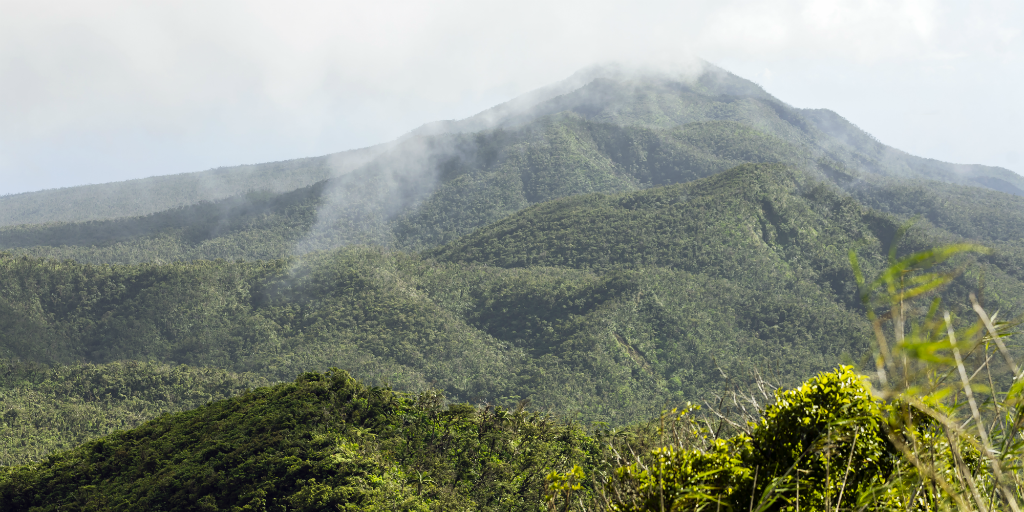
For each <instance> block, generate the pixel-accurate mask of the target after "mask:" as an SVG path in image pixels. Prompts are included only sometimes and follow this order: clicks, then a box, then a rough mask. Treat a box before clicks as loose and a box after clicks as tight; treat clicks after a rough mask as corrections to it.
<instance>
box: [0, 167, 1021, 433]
mask: <svg viewBox="0 0 1024 512" xmlns="http://www.w3.org/2000/svg"><path fill="white" fill-rule="evenodd" d="M898 227H899V223H898V220H897V219H896V218H894V217H890V216H887V215H885V214H881V213H878V212H875V211H872V210H869V209H866V208H864V207H862V206H861V205H859V204H858V203H857V202H856V201H855V200H854V199H853V198H851V197H849V196H846V195H844V194H843V193H842V192H841V190H839V189H837V188H836V187H835V186H833V185H831V184H829V183H828V182H826V181H823V180H821V179H820V177H817V176H815V175H814V174H809V173H804V172H801V171H798V170H795V169H792V168H787V167H784V166H779V165H769V164H762V165H748V166H741V167H738V168H735V169H733V170H731V171H728V172H725V173H720V174H717V175H715V176H712V177H711V178H708V179H706V180H699V181H695V182H692V183H688V184H682V185H672V186H666V187H656V188H652V189H649V190H642V191H636V192H628V193H623V194H617V195H609V194H592V195H584V196H573V197H568V198H563V199H558V200H554V201H549V202H544V203H542V204H539V205H536V206H533V207H530V208H528V209H526V210H524V211H522V212H520V213H517V214H515V215H513V216H511V217H509V218H508V219H505V220H501V221H498V222H496V223H493V224H491V225H490V226H488V227H485V228H483V229H481V230H478V231H477V232H475V233H473V234H470V235H467V236H465V237H462V238H459V239H457V240H456V241H454V242H452V243H450V244H448V245H446V246H442V247H440V248H437V249H435V250H432V251H429V252H427V253H425V254H423V255H413V254H409V253H404V252H397V251H388V250H385V249H381V248H367V247H353V248H347V249H342V250H335V251H329V252H318V253H311V254H308V255H305V256H302V257H293V258H289V259H278V260H263V261H248V262H247V261H225V260H215V261H205V260H204V261H194V262H176V263H165V264H156V263H147V264H139V265H89V264H81V263H75V262H71V261H64V262H60V261H55V260H45V259H36V258H31V257H26V256H13V255H7V256H0V288H2V289H3V290H4V295H3V296H0V339H2V340H4V341H3V345H2V346H0V349H2V350H3V351H4V352H3V353H2V355H3V357H8V358H20V359H22V360H29V361H39V362H43V363H46V364H72V363H76V362H88V363H92V364H104V363H109V362H114V361H121V360H128V359H133V360H143V361H157V362H161V363H164V364H175V365H177V364H187V365H190V366H196V367H219V368H226V369H229V370H231V371H234V372H251V373H252V374H254V375H257V376H259V377H260V378H264V379H268V380H271V381H278V380H285V381H286V380H290V379H291V378H292V376H294V375H297V374H299V373H302V372H304V371H309V370H322V369H324V368H326V367H330V366H336V367H340V368H346V369H347V370H348V371H350V372H352V374H353V375H355V376H356V377H358V378H360V379H364V380H366V381H368V382H371V383H374V384H387V385H391V386H393V387H395V388H396V389H401V390H405V391H410V392H421V391H424V390H427V389H430V388H431V387H437V388H439V389H442V390H443V391H444V392H445V393H446V394H447V395H448V396H450V397H451V398H452V399H453V400H456V401H464V402H471V403H477V402H480V401H483V402H493V403H498V404H503V405H505V406H510V405H511V404H515V403H517V402H518V401H519V400H521V399H529V400H531V401H532V403H533V404H534V405H535V406H537V407H540V408H542V409H546V410H552V411H556V412H558V413H559V414H563V415H567V416H575V417H578V419H579V420H581V421H583V422H584V423H590V422H593V421H605V422H608V423H611V424H616V425H621V424H626V423H630V422H635V421H641V420H643V419H645V418H649V417H650V416H651V415H653V414H656V412H657V411H658V410H659V409H660V408H661V407H662V406H663V405H664V404H665V403H670V404H678V403H683V402H685V401H687V400H690V401H700V400H706V399H709V398H710V397H712V396H714V395H715V394H716V393H721V392H723V391H725V390H728V389H731V388H735V387H737V386H740V387H744V386H749V385H751V384H752V383H753V382H755V380H756V379H757V377H758V375H760V376H761V377H763V378H767V379H770V380H771V381H773V382H776V383H779V384H782V385H795V384H797V383H798V382H800V381H801V380H803V379H805V378H806V377H807V376H808V375H812V374H814V373H815V372H818V371H823V370H826V369H828V368H831V367H833V366H835V365H836V364H838V363H839V362H842V361H846V362H860V361H867V360H868V359H865V358H867V357H869V353H870V350H869V346H870V345H869V339H870V332H871V331H870V328H869V325H868V323H867V322H866V321H865V320H864V319H863V311H862V309H861V308H862V306H861V305H860V303H859V301H858V300H857V298H856V285H855V279H854V275H853V273H852V271H851V269H850V266H849V261H848V259H847V255H846V251H845V250H844V248H845V249H849V248H851V247H856V248H858V251H859V253H860V254H861V259H860V262H861V265H862V267H863V269H864V270H865V271H866V272H869V273H870V272H875V271H878V269H880V268H882V267H883V266H884V265H885V262H886V257H885V252H886V251H885V250H884V249H883V248H884V247H885V246H886V245H887V244H883V243H882V240H892V239H893V238H894V237H895V235H896V232H897V228H898ZM958 239H959V238H958V237H956V236H955V235H952V234H950V233H948V232H945V231H943V230H941V229H939V228H936V227H934V226H932V225H930V224H928V223H927V222H925V221H922V226H921V227H915V228H913V229H911V230H910V231H909V233H908V237H907V239H906V240H905V241H904V242H903V244H902V245H901V246H900V247H901V249H900V254H903V253H905V252H907V251H913V250H917V249H918V248H922V247H931V246H934V245H936V244H939V243H946V242H948V241H956V240H958ZM1019 254H1021V253H1020V252H1013V251H1011V250H1010V249H1005V250H1000V251H996V252H994V253H992V254H990V255H964V256H961V257H960V259H958V260H956V261H955V262H954V264H955V266H964V269H965V272H963V274H962V275H961V276H960V277H959V278H958V279H957V280H955V281H953V282H952V283H951V284H950V285H949V287H948V288H947V290H946V296H947V297H948V299H949V303H950V305H951V307H952V308H954V310H956V311H962V310H965V304H964V303H965V300H966V296H967V293H968V292H969V291H972V290H982V291H983V297H984V300H985V301H986V304H987V305H988V306H989V307H992V308H994V309H998V310H1000V311H1001V314H1002V315H1005V317H1008V318H1014V317H1016V316H1018V315H1020V314H1021V312H1022V310H1021V304H1024V282H1022V281H1021V279H1022V276H1024V265H1022V263H1024V258H1020V257H1019ZM1014 350H1016V349H1014Z"/></svg>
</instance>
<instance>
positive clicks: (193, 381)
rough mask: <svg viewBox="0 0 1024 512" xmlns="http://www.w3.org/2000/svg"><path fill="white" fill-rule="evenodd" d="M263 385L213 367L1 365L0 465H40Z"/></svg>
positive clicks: (5, 362)
mask: <svg viewBox="0 0 1024 512" xmlns="http://www.w3.org/2000/svg"><path fill="white" fill-rule="evenodd" d="M266 384H268V381H267V380H266V379H262V378H259V377H256V376H253V375H245V374H241V375H240V374H236V373H232V372H229V371H225V370H219V369H213V368H195V367H187V366H183V365H182V366H169V365H165V364H155V363H139V362H135V361H122V362H116V363H109V364H103V365H92V364H85V365H70V366H65V365H56V366H53V367H50V366H46V365H42V364H40V363H31V362H21V361H15V360H0V404H2V405H0V407H2V409H0V465H2V466H13V465H17V464H25V463H27V462H33V461H37V460H41V459H43V458H45V457H46V456H47V455H49V454H50V453H53V452H55V451H61V450H67V449H70V448H72V447H75V446H78V445H80V444H82V443H84V442H85V441H89V440H92V439H94V438H97V437H101V436H105V435H108V434H111V433H113V432H115V431H118V430H127V429H131V428H134V427H136V426H138V425H140V424H141V423H143V422H144V421H147V420H150V419H152V418H155V417H158V416H160V415H161V414H165V413H171V412H179V411H186V410H189V409H194V408H196V407H199V406H200V405H204V404H206V403H207V402H210V401H212V400H221V399H224V398H229V397H231V396H234V395H237V394H239V393H241V392H243V391H245V390H247V389H251V388H254V387H257V386H263V385H266Z"/></svg>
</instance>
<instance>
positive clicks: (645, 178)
mask: <svg viewBox="0 0 1024 512" xmlns="http://www.w3.org/2000/svg"><path fill="white" fill-rule="evenodd" d="M690 71H691V72H689V73H684V74H682V75H678V74H677V75H672V74H666V73H664V72H651V71H644V70H639V71H638V70H624V69H622V68H617V67H598V68H592V69H588V70H585V71H583V72H580V73H578V74H576V75H574V76H573V77H571V78H570V79H569V80H566V81H564V82H562V83H559V84H555V85H553V86H551V87H548V88H544V89H542V90H538V91H535V92H534V93H531V94H528V95H526V96H524V97H521V98H518V99H516V100H513V101H511V102H509V103H507V104H503V105H500V106H498V107H495V108H494V109H490V110H488V111H485V112H483V113H481V114H479V115H477V116H474V117H471V118H468V119H466V120H463V121H452V122H444V123H441V124H436V125H429V126H425V127H423V128H421V129H419V130H416V131H414V132H413V133H411V134H410V135H408V136H406V137H403V138H402V139H400V140H399V141H396V142H395V143H391V144H388V145H381V146H375V147H373V148H367V149H366V150H360V151H355V152H346V153H342V154H338V155H332V156H330V157H321V158H319V159H306V160H305V161H289V162H283V163H280V164H279V165H277V164H275V165H277V167H280V169H277V168H275V167H274V166H271V165H269V164H268V165H265V166H263V167H254V168H252V169H249V170H245V169H233V170H223V171H216V172H213V171H211V172H208V173H197V174H195V175H179V176H177V177H165V178H153V179H151V180H150V181H152V182H153V183H157V182H159V181H161V180H163V181H168V180H170V181H172V182H174V183H169V184H167V185H166V186H163V185H160V186H158V190H162V191H163V192H160V194H161V196H160V197H159V198H157V200H150V199H148V196H147V193H146V191H144V190H142V189H139V187H141V186H143V184H144V183H149V182H146V181H145V180H143V181H140V182H138V183H135V182H125V183H124V184H113V185H110V186H97V187H98V188H96V194H94V195H95V197H93V199H94V200H99V199H103V200H104V201H105V202H104V203H103V208H108V209H110V211H107V212H106V213H102V212H101V213H97V212H96V211H94V210H96V205H93V206H89V205H87V204H85V203H81V202H80V201H70V200H67V199H68V198H66V197H63V196H61V197H58V196H60V194H64V192H60V191H50V192H45V193H39V194H42V195H39V194H36V195H33V194H28V195H19V196H8V197H6V198H3V199H0V212H6V213H3V215H6V216H7V217H10V219H13V220H9V221H4V222H7V223H8V224H10V223H13V222H21V223H28V222H31V223H33V224H36V225H37V226H35V227H17V228H12V227H8V228H5V229H3V230H2V231H0V248H4V249H15V248H18V249H27V248H29V247H35V248H34V249H31V250H30V251H29V252H30V253H32V254H37V255H46V256H51V257H73V258H78V259H81V260H82V261H97V262H100V261H108V262H113V261H123V262H132V261H146V260H152V259H162V260H167V259H196V258H211V257H224V258H266V257H275V256H282V255H285V254H289V253H294V252H298V253H302V252H307V251H310V250H322V249H330V248H333V247H338V246H342V245H347V244H360V243H364V244H374V245H384V246H388V247H398V248H405V249H420V248H425V247H431V246H436V245H439V244H443V243H446V242H447V241H450V240H453V239H454V238H455V237H457V236H460V235H462V234H465V233H468V232H470V231H472V230H473V229H477V228H479V227H480V226H483V225H485V224H487V223H489V222H493V221H495V220H498V219H500V218H503V217H505V216H507V215H509V214H511V213H514V212H516V211H519V210H521V209H522V208H525V207H526V206H528V205H530V204H535V203H537V202H541V201H545V200H549V199H553V198H557V197H564V196H567V195H573V194H582V193H588V192H619V191H625V190H636V189H639V188H646V187H650V186H657V185H664V184H671V183H682V182H686V181H690V180H693V179H696V178H699V177H703V176H708V175H710V174H713V173H716V172H721V171H724V170H726V169H729V168H731V167H734V166H736V165H739V164H741V163H758V162H779V163H786V164H789V165H794V166H797V167H800V168H803V169H806V170H817V171H818V172H821V173H824V174H825V175H827V176H828V177H829V179H830V180H832V181H834V182H835V183H837V184H839V185H841V186H843V187H844V188H847V189H849V190H850V191H851V192H853V193H856V194H858V197H859V198H861V199H862V200H864V201H868V202H869V203H870V204H871V205H872V206H873V207H876V208H879V209H881V210H884V211H896V210H895V208H896V207H897V205H896V204H894V203H893V202H892V201H891V194H890V195H889V197H888V198H887V197H886V196H887V194H886V193H885V192H886V190H887V189H892V188H896V189H904V190H912V189H914V188H915V187H917V188H920V187H922V183H923V182H922V180H926V181H929V182H947V183H954V184H958V185H969V186H972V187H982V188H987V189H989V190H992V189H994V190H999V191H1004V192H1006V193H1009V194H1018V193H1020V192H1021V191H1024V178H1021V177H1020V176H1017V175H1016V174H1014V173H1012V172H1010V171H1007V170H1005V169H1000V168H994V167H984V166H969V165H954V164H947V163H943V162H937V161H934V160H928V159H923V158H918V157H914V156H911V155H907V154H905V153H903V152H900V151H898V150H896V149H894V148H891V147H888V146H885V145H884V144H881V143H880V142H878V141H877V140H875V139H873V138H872V137H871V136H870V135H868V134H866V133H864V132H863V131H861V130H859V129H858V128H856V127H855V126H853V125H852V124H850V123H849V122H847V121H846V120H844V119H842V118H841V117H840V116H838V115H837V114H835V113H833V112H830V111H827V110H801V109H795V108H792V107H790V106H788V105H786V104H785V103H783V102H781V101H779V100H777V99H775V98H773V97H771V96H770V95H769V94H767V93H766V92H765V91H763V90H762V89H761V88H760V87H758V86H757V85H755V84H753V83H751V82H749V81H746V80H744V79H742V78H739V77H737V76H735V75H732V74H730V73H728V72H726V71H724V70H722V69H720V68H717V67H714V66H712V65H710V64H707V63H704V64H702V65H701V66H700V67H699V69H695V70H690ZM342 157H344V158H342ZM332 158H333V159H336V160H338V161H341V162H343V163H342V164H338V165H339V166H340V167H344V169H353V168H356V167H358V169H356V170H355V171H354V172H352V173H349V174H346V175H344V176H340V177H334V178H331V179H329V180H327V181H326V182H324V183H318V184H317V185H316V187H314V188H315V189H316V190H315V191H313V192H312V195H313V196H315V200H314V201H313V202H312V203H308V204H305V205H304V206H303V207H302V208H300V210H301V212H297V211H294V210H293V211H292V212H291V213H289V214H283V213H282V212H281V208H278V207H277V206H274V205H269V206H268V204H267V203H268V201H267V200H266V198H265V197H263V198H261V199H259V200H258V201H256V203H260V201H262V203H261V204H254V205H252V206H246V207H245V209H246V210H247V211H250V212H253V211H265V212H267V215H269V216H270V217H273V218H274V219H271V220H268V221H266V222H263V220H260V219H254V216H252V215H250V216H248V217H245V216H241V217H238V218H232V217H233V216H236V214H235V213H232V212H230V211H228V212H223V211H219V212H214V213H213V214H212V215H211V214H210V213H209V209H210V208H209V205H199V206H198V207H197V208H191V207H189V206H188V205H190V204H194V203H197V202H200V201H201V200H210V199H215V198H219V197H224V196H226V195H230V194H231V193H238V192H243V191H246V190H252V189H262V188H267V189H269V190H271V191H272V192H279V193H285V192H288V191H290V190H292V189H297V188H301V187H304V186H309V185H312V184H313V183H314V181H316V180H318V179H321V178H325V177H328V175H330V174H332V173H333V174H337V172H335V170H332V169H333V167H332V165H333V164H331V163H330V161H331V160H330V159H332ZM338 172H340V171H338ZM211 173H213V174H216V173H221V174H223V175H224V177H225V178H224V179H228V180H229V181H231V184H230V185H226V186H225V188H223V189H222V191H221V192H217V193H216V194H214V193H213V192H209V193H207V192H203V191H197V190H195V186H196V183H198V182H197V181H196V179H198V178H199V177H201V176H200V175H202V176H206V175H208V174H209V175H210V176H211V179H213V178H212V177H213V174H211ZM186 178H187V179H186ZM194 178H195V179H194ZM229 178H230V179H229ZM175 180H177V181H175ZM182 180H185V181H188V182H189V184H187V186H186V184H184V181H182ZM189 180H191V181H189ZM265 180H271V181H270V182H266V183H264V181H265ZM178 182H181V183H178ZM254 182H258V183H254ZM268 183H269V184H268ZM129 185H130V186H129ZM923 186H924V187H926V188H927V187H931V185H923ZM104 187H106V188H104ZM118 187H121V188H118ZM124 187H128V188H124ZM132 187H135V188H132ZM146 187H148V185H146ZM190 187H191V188H190ZM122 188H124V190H121V189H122ZM940 188H941V187H940ZM136 189H138V190H136ZM186 189H187V190H186ZM945 189H947V190H953V189H949V188H948V187H945ZM75 190H78V189H67V191H66V192H67V193H68V194H72V192H74V191H75ZM82 190H84V189H82ZM147 190H148V189H147ZM190 190H191V192H189V191H190ZM58 192H60V194H58ZM79 192H81V191H79ZM186 192H187V193H186ZM74 193H75V194H77V193H78V192H74ZM307 193H308V192H307ZM47 194H50V195H47ZM53 194H57V195H53ZM211 194H213V195H211ZM217 194H222V195H217ZM903 194H904V195H905V194H906V193H905V192H904V193H903ZM65 195H66V194H65ZM72 195H74V194H72ZM867 195H870V196H871V197H867ZM947 195H948V196H955V195H956V193H953V194H947ZM975 195H977V194H976V193H975ZM184 196H188V197H184ZM69 197H70V196H69ZM32 198H36V199H32ZM46 198H49V199H46ZM293 198H294V194H292V195H290V196H286V197H282V198H281V199H274V200H271V201H269V202H270V203H280V204H290V202H291V201H292V200H293ZM44 199H45V200H44ZM19 201H20V202H19ZM26 201H27V203H26ZM33 201H34V202H33ZM125 201H127V202H125ZM168 201H170V202H168ZM245 201H247V199H243V198H241V197H235V198H232V199H230V200H229V201H228V202H231V203H233V204H238V203H239V202H241V203H244V202H245ZM949 201H953V202H958V201H959V203H958V204H957V205H956V206H955V207H954V208H953V209H954V210H972V208H971V207H970V205H969V204H967V203H965V202H964V201H961V200H959V199H957V198H956V197H950V198H947V199H946V202H949ZM94 202H95V201H94ZM1003 202H1004V203H1005V202H1006V201H1003ZM22 203H25V204H22ZM30 203H31V204H30ZM44 203H45V204H44ZM90 204H91V203H90ZM909 204H910V205H911V206H910V207H909V210H910V211H907V212H901V215H902V214H904V213H906V214H908V215H914V214H920V215H926V216H928V215H933V214H935V213H936V211H935V207H932V209H931V210H929V209H927V208H925V207H920V208H918V207H916V206H914V205H913V203H912V202H911V203H909ZM1008 204H1009V203H1008ZM142 205H144V207H143V206H142ZM171 206H175V207H181V206H184V207H185V208H186V209H189V210H194V213H190V214H185V215H182V213H181V212H175V211H167V210H165V211H163V212H162V213H158V211H160V210H161V209H164V208H168V207H171ZM898 207H899V208H900V209H902V210H908V207H907V203H903V204H900V205H898ZM282 208H287V206H282ZM42 209H47V210H48V211H50V212H51V213H47V214H46V215H43V216H41V217H40V216H38V215H35V214H33V213H32V212H33V211H35V212H37V213H38V212H40V211H41V210H42ZM228 209H229V210H230V208H228ZM114 210H116V212H114ZM70 211H75V212H76V215H77V216H70V214H68V212H70ZM1006 211H1007V212H1008V213H1009V215H1012V216H1024V205H1018V204H1017V203H1012V207H1011V208H1010V209H1009V210H1006ZM59 212H64V213H59ZM149 213H154V214H156V216H157V217H160V218H159V219H145V218H140V217H139V215H140V214H149ZM40 215H42V214H41V213H40ZM54 215H56V217H54ZM112 216H117V217H119V218H118V219H117V220H116V222H117V225H116V226H115V225H113V224H109V225H102V226H97V225H95V224H91V225H85V226H83V225H81V222H73V223H68V222H67V221H69V220H70V219H72V218H74V219H75V220H76V221H78V220H82V219H86V220H88V219H102V218H108V219H110V218H111V217H112ZM0 217H2V215H0ZM256 217H258V216H256ZM288 217H293V218H288ZM975 217H976V218H977V217H983V216H982V215H975ZM19 219H20V220H19ZM275 219H276V220H275ZM55 220H60V221H63V222H65V225H57V226H53V225H50V226H45V225H44V226H39V225H38V224H40V223H42V222H44V221H45V222H50V221H55ZM111 220H112V219H111ZM261 222H262V223H263V224H262V225H260V224H261ZM972 222H975V223H977V222H976V221H972ZM0 225H2V223H0ZM210 225H213V227H212V228H211V227H210ZM947 225H948V223H947ZM225 226H228V227H227V228H226V229H225ZM97 230H98V231H99V232H97ZM68 232H74V233H75V235H74V236H71V237H69V236H66V233H68ZM111 233H113V235H111ZM197 233H199V234H197ZM202 233H205V235H201V234H202ZM1007 236H1010V237H1016V238H1020V236H1019V235H1017V234H1014V235H1012V236H1011V235H1002V236H1001V238H1000V239H1006V238H1007ZM216 238H221V239H222V240H216V241H215V239H216ZM114 244H123V246H122V247H119V248H115V247H112V245H114ZM268 245H269V246H273V247H268ZM61 246H69V247H66V248H60V247H61ZM91 246H97V247H96V248H95V249H94V248H91ZM57 248H60V249H57Z"/></svg>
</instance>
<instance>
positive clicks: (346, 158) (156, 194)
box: [0, 144, 387, 226]
mask: <svg viewBox="0 0 1024 512" xmlns="http://www.w3.org/2000/svg"><path fill="white" fill-rule="evenodd" d="M386 148H387V144H381V145H378V146H373V147H369V148H364V149H356V150H351V151H342V152H340V153H334V154H330V155H324V156H321V157H312V158H299V159H295V160H286V161H283V162H270V163H264V164H255V165H238V166H233V167H219V168H217V169H211V170H208V171H203V172H193V173H184V174H174V175H168V176H154V177H151V178H142V179H135V180H128V181H121V182H116V183H104V184H100V185H82V186H77V187H66V188H58V189H52V190H42V191H39V192H26V193H21V194H9V195H3V196H0V226H15V225H19V224H47V223H54V222H58V223H68V222H82V221H94V220H105V219H118V218H125V217H138V216H145V215H149V214H152V213H155V212H160V211H164V210H173V209H176V208H181V207H184V206H189V205H193V204H197V203H202V202H209V201H216V200H218V199H223V198H227V197H231V196H235V195H238V194H241V193H246V192H251V191H267V192H274V193H281V192H288V191H291V190H295V189H297V188H301V187H305V186H308V185H311V184H313V183H316V182H319V181H322V180H325V179H329V178H330V177H332V176H337V175H339V174H344V173H346V172H348V171H350V170H352V169H355V168H357V167H359V166H361V165H363V164H364V163H366V162H367V161H369V160H371V159H373V157H375V156H376V155H378V154H380V153H381V152H383V151H384V150H385V149H386Z"/></svg>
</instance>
